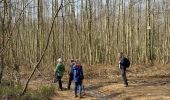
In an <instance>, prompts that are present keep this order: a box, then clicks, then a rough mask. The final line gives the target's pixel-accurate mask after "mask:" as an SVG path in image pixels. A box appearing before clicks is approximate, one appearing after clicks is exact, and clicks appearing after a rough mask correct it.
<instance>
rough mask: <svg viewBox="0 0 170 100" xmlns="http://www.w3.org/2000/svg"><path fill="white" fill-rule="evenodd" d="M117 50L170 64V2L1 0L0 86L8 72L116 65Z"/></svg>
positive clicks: (133, 58) (140, 60)
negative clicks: (75, 63) (74, 62)
mask: <svg viewBox="0 0 170 100" xmlns="http://www.w3.org/2000/svg"><path fill="white" fill-rule="evenodd" d="M118 52H124V53H125V54H126V56H127V57H128V58H129V59H130V61H131V63H132V64H139V65H140V64H168V63H170V62H169V61H170V0H0V82H1V80H2V78H3V76H4V75H6V73H4V69H5V68H10V69H11V70H16V69H18V66H23V67H25V68H29V66H30V65H31V66H35V70H36V68H42V69H41V70H43V68H44V66H48V65H51V66H55V64H56V59H57V58H59V57H62V58H63V59H64V61H65V62H67V61H68V59H71V58H76V59H79V60H80V61H81V62H82V63H85V64H88V65H96V64H105V65H114V64H117V60H118V57H117V54H118ZM50 69H53V67H51V68H50ZM12 72H13V71H12ZM30 78H31V77H30ZM28 81H29V80H28Z"/></svg>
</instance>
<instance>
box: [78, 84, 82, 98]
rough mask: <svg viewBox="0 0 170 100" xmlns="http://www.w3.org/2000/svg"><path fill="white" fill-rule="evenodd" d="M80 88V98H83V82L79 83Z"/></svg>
mask: <svg viewBox="0 0 170 100" xmlns="http://www.w3.org/2000/svg"><path fill="white" fill-rule="evenodd" d="M78 86H79V95H80V98H82V82H79V83H78Z"/></svg>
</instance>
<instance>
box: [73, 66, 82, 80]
mask: <svg viewBox="0 0 170 100" xmlns="http://www.w3.org/2000/svg"><path fill="white" fill-rule="evenodd" d="M74 74H75V78H78V79H84V76H83V72H82V68H77V69H75V70H74Z"/></svg>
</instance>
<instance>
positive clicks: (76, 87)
mask: <svg viewBox="0 0 170 100" xmlns="http://www.w3.org/2000/svg"><path fill="white" fill-rule="evenodd" d="M77 90H79V94H80V96H82V82H74V94H75V95H77Z"/></svg>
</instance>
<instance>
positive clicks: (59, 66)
mask: <svg viewBox="0 0 170 100" xmlns="http://www.w3.org/2000/svg"><path fill="white" fill-rule="evenodd" d="M57 62H58V64H57V65H56V68H55V70H54V71H55V78H56V79H57V81H58V84H59V88H60V90H63V88H62V82H61V79H62V77H63V74H64V71H65V68H64V64H63V61H62V59H61V58H59V59H58V60H57Z"/></svg>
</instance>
